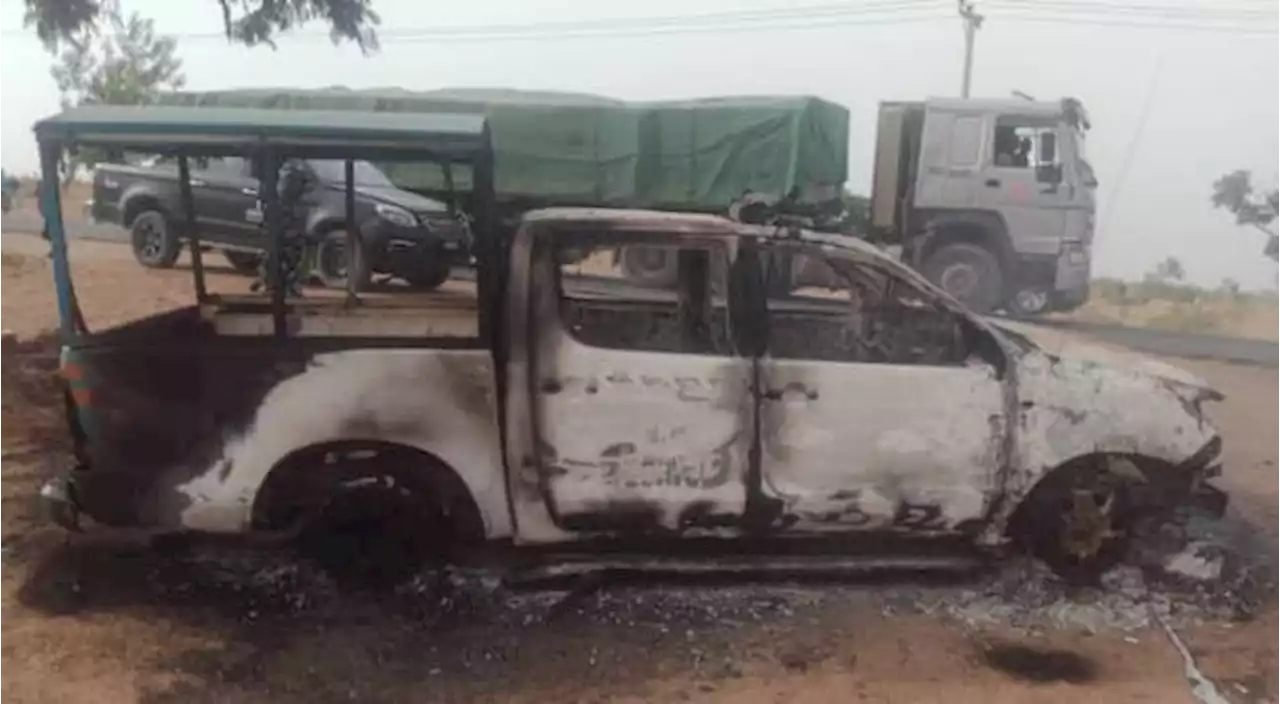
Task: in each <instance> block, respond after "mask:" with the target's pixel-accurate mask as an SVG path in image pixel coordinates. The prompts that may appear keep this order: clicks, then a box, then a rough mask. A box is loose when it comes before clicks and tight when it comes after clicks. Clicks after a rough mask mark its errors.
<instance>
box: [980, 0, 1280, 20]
mask: <svg viewBox="0 0 1280 704" xmlns="http://www.w3.org/2000/svg"><path fill="white" fill-rule="evenodd" d="M991 2H992V4H995V5H1008V6H1009V7H1011V8H1012V7H1017V8H1019V9H1034V10H1038V11H1044V12H1052V13H1070V14H1077V13H1096V14H1110V15H1136V16H1146V17H1155V18H1170V17H1178V18H1183V17H1185V18H1206V17H1222V18H1226V19H1276V18H1277V17H1280V15H1277V13H1276V7H1275V5H1270V6H1264V5H1258V6H1254V7H1246V6H1241V5H1235V6H1230V5H1219V4H1214V5H1198V4H1195V5H1193V4H1185V3H1184V4H1169V3H1162V4H1152V3H1135V2H1126V1H1121V2H1115V1H1112V0H991Z"/></svg>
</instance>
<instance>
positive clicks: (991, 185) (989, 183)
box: [982, 178, 1000, 188]
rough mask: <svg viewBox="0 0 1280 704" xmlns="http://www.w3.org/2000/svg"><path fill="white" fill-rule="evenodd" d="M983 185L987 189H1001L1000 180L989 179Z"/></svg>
mask: <svg viewBox="0 0 1280 704" xmlns="http://www.w3.org/2000/svg"><path fill="white" fill-rule="evenodd" d="M982 185H984V186H986V187H987V188H999V187H1000V179H998V178H989V179H987V180H986V181H983V182H982Z"/></svg>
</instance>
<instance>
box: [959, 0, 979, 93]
mask: <svg viewBox="0 0 1280 704" xmlns="http://www.w3.org/2000/svg"><path fill="white" fill-rule="evenodd" d="M956 6H957V9H958V10H959V11H960V19H961V20H963V21H964V76H963V77H962V78H961V80H960V97H961V98H967V97H969V84H970V82H971V81H972V78H973V35H974V34H976V33H977V31H978V28H979V27H981V26H982V15H979V14H978V13H977V12H976V11H975V10H974V9H973V2H971V1H969V2H966V0H956Z"/></svg>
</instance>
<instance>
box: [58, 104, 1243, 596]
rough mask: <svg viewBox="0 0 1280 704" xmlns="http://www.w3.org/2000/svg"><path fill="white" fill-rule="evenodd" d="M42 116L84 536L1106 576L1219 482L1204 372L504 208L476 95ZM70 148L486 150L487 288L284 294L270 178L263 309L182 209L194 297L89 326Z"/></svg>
mask: <svg viewBox="0 0 1280 704" xmlns="http://www.w3.org/2000/svg"><path fill="white" fill-rule="evenodd" d="M37 134H38V136H39V138H40V143H41V155H42V161H43V165H44V168H45V183H46V185H47V186H48V187H47V188H45V189H44V191H43V192H44V193H45V194H47V195H46V196H45V201H44V203H43V207H44V213H45V216H46V218H47V220H48V228H49V234H50V239H51V242H52V247H53V254H54V270H55V283H56V285H57V287H58V303H59V315H60V320H61V332H62V337H63V365H62V372H63V375H64V376H65V378H66V383H67V386H66V394H67V398H68V407H69V409H70V411H71V412H70V418H69V420H70V422H71V424H72V427H73V431H72V435H73V437H74V438H75V439H76V448H75V450H76V452H75V454H76V460H77V464H76V466H75V467H74V468H72V469H70V470H69V471H67V472H66V473H65V474H64V475H62V476H61V477H59V478H57V479H55V480H54V481H52V482H50V483H49V484H48V485H46V487H45V489H44V497H45V499H46V503H47V504H48V505H49V506H50V507H51V509H52V510H53V512H54V515H55V517H56V518H57V519H58V521H59V522H60V523H62V524H63V525H65V526H67V527H70V528H76V527H78V526H80V521H81V518H82V517H85V516H87V517H88V518H89V519H92V521H93V522H95V523H97V524H102V525H106V526H119V527H129V528H144V529H148V530H152V531H157V532H162V531H191V532H196V533H206V534H227V535H258V536H274V537H278V538H281V539H283V540H288V541H289V542H291V543H293V544H295V545H297V546H298V547H299V548H300V549H301V550H303V551H304V553H305V554H307V555H310V556H311V557H313V558H314V559H316V560H318V561H320V562H321V563H322V564H324V565H325V566H326V567H328V568H330V569H332V570H333V571H334V572H335V574H337V575H339V576H346V577H353V578H360V579H375V580H395V579H400V578H404V577H406V576H408V575H409V574H411V573H413V572H414V571H416V570H417V569H419V568H420V567H421V566H422V565H423V564H424V563H427V562H430V561H446V560H457V559H468V558H472V557H475V556H479V555H493V554H505V555H508V556H509V555H510V552H508V551H511V550H517V551H523V554H524V555H525V557H529V556H532V555H537V556H540V557H541V558H543V559H544V560H546V561H558V564H561V565H563V564H564V561H565V560H571V561H575V562H577V563H579V564H585V565H589V566H597V567H598V566H601V565H604V566H609V565H615V566H616V565H617V564H619V563H621V564H630V565H633V566H634V565H635V564H637V562H639V563H640V564H644V565H654V564H666V565H667V566H671V567H678V568H680V567H683V568H693V569H705V568H707V567H708V566H713V567H714V566H721V567H734V566H737V565H741V564H742V562H743V561H745V560H751V561H752V562H753V566H757V567H759V566H765V567H782V568H785V569H788V570H795V569H801V568H803V567H805V566H813V567H818V568H821V569H830V567H831V566H832V564H833V562H835V563H836V564H841V565H843V564H850V563H852V564H854V565H858V566H862V567H866V566H899V567H910V568H930V567H933V568H942V567H963V568H971V567H973V566H974V565H975V563H976V562H977V561H979V560H983V559H986V558H988V557H990V556H992V555H993V554H997V553H999V552H1001V551H1004V550H1006V549H1008V548H1010V547H1015V548H1025V549H1027V550H1029V551H1031V552H1033V553H1034V554H1036V555H1038V556H1040V557H1041V558H1042V559H1044V560H1045V561H1047V562H1048V563H1049V564H1050V565H1051V566H1052V567H1053V568H1054V569H1055V570H1057V571H1058V572H1059V573H1060V574H1063V575H1065V576H1067V577H1071V578H1078V579H1093V578H1096V577H1097V576H1098V574H1100V573H1101V571H1103V570H1105V569H1108V568H1109V567H1111V566H1112V565H1114V564H1116V562H1118V561H1119V560H1121V559H1123V558H1124V557H1125V556H1126V548H1127V546H1128V545H1129V544H1130V541H1131V540H1132V539H1133V538H1134V537H1135V536H1137V535H1139V534H1140V533H1141V532H1142V531H1143V529H1144V527H1145V526H1147V525H1150V524H1153V523H1155V522H1162V521H1164V520H1166V519H1167V518H1168V517H1169V516H1170V515H1171V514H1172V512H1173V511H1174V510H1175V509H1179V508H1183V507H1188V506H1199V507H1207V508H1209V509H1212V510H1213V511H1215V512H1218V513H1220V512H1221V510H1222V509H1223V506H1224V501H1225V499H1224V497H1223V496H1222V495H1221V493H1219V492H1216V491H1215V490H1213V489H1212V487H1210V486H1209V485H1208V484H1207V483H1206V481H1205V480H1206V479H1208V478H1210V477H1212V476H1214V475H1215V474H1216V473H1218V472H1219V471H1220V470H1221V456H1222V455H1221V444H1222V443H1221V440H1220V438H1219V436H1218V434H1217V431H1216V430H1215V429H1214V428H1213V426H1212V425H1211V424H1210V423H1209V421H1208V419H1207V418H1206V417H1205V415H1204V411H1203V408H1202V404H1203V403H1204V402H1207V401H1212V400H1215V399H1217V398H1220V396H1219V395H1218V394H1217V393H1216V392H1214V391H1213V390H1211V389H1209V388H1208V387H1207V386H1206V385H1205V384H1204V383H1203V382H1202V381H1200V380H1198V379H1195V378H1194V377H1191V376H1189V375H1186V374H1182V373H1179V372H1178V371H1177V370H1170V369H1168V368H1152V367H1142V366H1125V365H1122V364H1113V365H1103V364H1098V363H1096V362H1085V361H1080V360H1073V359H1069V358H1065V357H1060V356H1057V355H1053V354H1049V353H1047V352H1045V351H1043V350H1041V349H1039V348H1038V347H1036V346H1035V345H1034V344H1033V343H1032V342H1031V341H1029V340H1026V339H1025V338H1023V337H1022V336H1020V335H1018V334H1016V333H1014V332H1010V331H1008V330H1004V329H1001V328H999V327H995V326H993V325H992V324H991V323H990V322H989V321H987V320H986V319H985V318H983V317H981V316H978V315H975V314H973V313H972V312H970V311H969V310H967V309H966V308H965V307H964V306H963V305H962V304H961V303H959V302H958V301H957V300H956V299H954V298H953V297H951V296H949V295H947V294H946V293H945V292H943V291H941V290H940V289H938V288H937V287H936V286H934V285H933V284H931V283H929V282H928V281H927V280H926V279H925V278H923V277H921V276H920V275H919V274H917V273H916V272H914V271H913V270H911V269H910V268H908V267H907V266H905V265H904V264H903V263H901V262H900V261H898V260H896V259H894V258H891V257H889V256H887V255H886V254H884V253H883V252H881V251H880V250H879V249H878V248H876V247H874V246H872V245H870V244H867V243H865V242H862V241H860V240H858V239H855V238H852V237H846V236H842V235H835V234H823V233H817V232H813V231H811V230H808V229H805V228H803V227H800V226H798V225H785V224H767V225H766V224H746V223H743V222H738V221H734V220H730V219H729V218H725V217H720V216H716V215H709V214H690V213H672V212H658V211H651V210H622V209H592V208H551V209H542V210H536V211H532V212H529V213H526V214H524V215H523V217H522V218H521V219H520V221H519V224H518V227H517V229H516V231H515V232H514V234H509V235H508V234H507V233H497V232H496V228H497V224H496V222H495V221H494V219H493V217H492V215H491V213H492V212H493V211H494V208H493V207H492V202H493V201H492V190H491V187H490V186H489V183H490V180H489V178H488V177H487V174H488V173H489V171H488V168H489V167H488V165H489V163H490V162H489V155H490V153H491V152H490V149H489V145H488V136H487V131H486V127H485V122H484V120H483V119H482V118H471V117H469V116H465V115H450V116H441V115H429V114H421V113H418V114H395V115H379V114H373V115H370V114H363V113H355V112H348V113H342V114H335V113H320V112H310V111H289V112H274V113H270V114H263V113H261V112H259V111H255V110H242V109H215V110H210V109H199V108H196V109H190V108H166V109H161V110H157V109H155V108H119V107H115V108H111V107H96V108H77V109H73V110H70V111H68V112H66V113H63V114H62V115H59V116H57V117H54V118H51V119H49V120H46V121H44V122H42V123H40V124H39V125H38V126H37ZM75 145H79V146H95V147H97V146H108V147H121V146H127V147H131V148H134V149H149V150H151V151H157V152H162V153H170V154H173V155H175V156H176V157H177V158H178V163H179V167H180V171H181V172H182V177H181V180H182V181H183V183H184V184H187V182H188V181H189V177H188V174H187V173H186V166H185V164H186V160H187V159H188V158H191V157H192V156H193V155H197V154H212V155H218V154H235V155H240V156H249V157H253V158H257V159H261V160H262V161H263V162H265V163H268V164H279V163H282V162H283V161H284V160H286V159H287V158H290V157H297V158H308V157H316V158H328V159H345V160H349V159H356V158H374V156H371V154H376V156H377V158H379V159H382V160H388V159H404V160H416V161H424V160H435V161H441V162H453V161H459V162H461V161H467V162H470V163H471V164H473V166H474V168H475V173H476V174H478V175H479V178H476V179H474V181H475V184H476V185H475V186H474V188H473V191H472V192H471V194H470V201H471V202H470V203H469V208H468V209H469V211H470V212H471V213H473V214H474V216H475V220H476V230H475V233H476V238H477V243H478V256H477V269H478V283H477V285H476V287H475V288H474V289H468V288H465V286H464V284H463V283H462V282H451V287H448V288H446V289H443V290H441V291H440V292H438V293H431V294H424V295H425V296H427V297H428V298H426V299H424V301H425V302H422V304H421V305H419V306H417V307H414V306H413V305H412V303H413V301H412V299H406V298H401V299H397V300H388V299H379V298H377V296H375V295H374V294H372V293H369V294H361V295H357V293H356V292H352V293H351V295H349V296H348V297H346V298H341V297H335V298H331V299H328V300H326V299H323V298H321V299H316V300H311V301H305V300H301V299H295V298H293V297H291V295H290V294H289V293H288V291H287V290H286V289H285V287H283V286H280V285H279V282H280V281H281V280H282V278H283V272H282V271H281V268H282V261H283V259H282V257H281V255H280V252H281V250H282V246H283V242H282V240H283V239H284V236H283V234H282V232H281V227H280V220H281V217H280V212H279V211H280V204H279V202H278V200H279V199H278V198H276V197H275V195H274V194H275V188H274V187H271V186H269V185H268V184H266V183H264V188H263V193H264V194H265V195H266V196H267V199H266V218H267V222H268V225H269V227H268V231H269V233H270V235H271V238H272V247H271V260H272V262H273V266H272V271H273V272H274V273H273V274H272V277H271V278H273V279H275V281H274V282H272V283H273V285H272V286H271V287H270V291H271V297H270V300H266V299H264V298H262V297H259V298H256V299H255V298H252V297H246V296H231V295H218V294H212V293H210V292H208V291H207V290H206V289H205V285H204V279H203V276H202V271H203V270H202V266H201V262H200V258H199V253H200V244H199V242H198V241H196V238H195V236H194V230H193V229H190V228H185V229H184V230H183V232H184V239H185V241H186V242H188V243H189V244H190V250H191V253H192V257H193V262H194V266H193V271H194V274H195V286H194V293H195V299H196V303H195V305H193V306H191V307H188V308H183V309H180V310H175V311H172V312H169V313H162V314H159V315H155V316H153V317H150V318H146V319H144V320H140V321H137V322H134V323H130V324H126V325H123V326H118V327H115V328H111V329H105V330H92V331H91V330H89V329H88V327H87V326H86V325H85V323H84V321H83V319H82V316H80V315H79V306H78V303H77V300H76V295H75V289H74V287H73V286H72V283H71V279H70V273H69V269H68V264H67V246H66V239H65V233H64V231H63V227H62V222H61V219H60V215H59V203H58V195H57V194H58V189H57V188H56V187H55V186H56V179H57V161H58V159H59V157H60V155H61V154H62V152H63V150H64V149H66V148H70V147H73V146H75ZM264 178H265V180H266V181H268V182H269V181H271V180H272V179H274V178H275V177H274V175H273V172H272V171H271V170H270V169H268V170H267V173H266V174H264ZM349 181H350V179H348V182H349ZM273 185H274V184H272V186H273ZM189 188H190V187H189V184H188V185H184V190H186V191H188V192H189ZM347 189H348V202H350V199H351V198H352V196H351V186H350V185H348V187H347ZM187 200H188V202H189V198H188V199H187ZM348 212H349V213H350V212H351V210H350V209H349V211H348ZM348 216H349V217H350V215H348ZM186 221H187V222H188V223H189V222H190V221H191V213H190V208H188V209H187V216H186ZM633 245H634V246H645V247H653V248H659V249H662V250H665V251H666V252H667V253H668V255H669V256H670V257H672V259H673V260H674V261H675V262H676V263H677V270H678V271H677V273H678V276H677V277H676V279H675V281H674V282H672V283H670V284H669V285H666V286H661V287H659V286H653V285H641V284H638V283H637V282H634V281H632V280H630V279H629V278H628V276H627V275H626V272H625V271H624V270H623V268H622V267H620V266H619V265H618V264H617V263H616V262H615V261H613V258H612V256H611V254H612V252H614V251H616V250H617V249H618V248H619V247H626V246H633ZM779 262H785V263H787V264H788V265H789V266H790V267H791V270H790V272H787V271H780V270H779V267H778V263H779ZM775 277H783V278H787V279H788V280H789V281H790V282H791V284H790V285H787V286H778V285H775V284H776V281H775V280H774V279H775ZM406 301H408V302H406ZM481 545H483V546H485V547H486V548H491V549H486V550H478V549H476V548H477V547H478V546H481ZM459 548H465V549H462V550H460V549H459ZM544 564H545V562H544Z"/></svg>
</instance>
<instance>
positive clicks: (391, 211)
mask: <svg viewBox="0 0 1280 704" xmlns="http://www.w3.org/2000/svg"><path fill="white" fill-rule="evenodd" d="M373 211H374V212H375V213H377V214H378V217H380V218H382V219H383V220H386V221H387V222H389V223H391V224H392V225H399V226H400V227H417V226H418V219H417V218H415V217H413V213H410V212H409V211H407V210H405V209H404V208H401V207H400V206H398V205H390V204H387V203H378V204H377V205H375V206H374V208H373Z"/></svg>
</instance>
